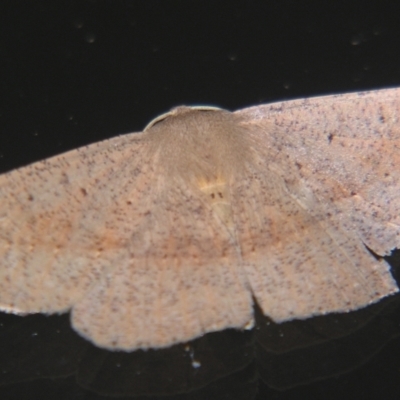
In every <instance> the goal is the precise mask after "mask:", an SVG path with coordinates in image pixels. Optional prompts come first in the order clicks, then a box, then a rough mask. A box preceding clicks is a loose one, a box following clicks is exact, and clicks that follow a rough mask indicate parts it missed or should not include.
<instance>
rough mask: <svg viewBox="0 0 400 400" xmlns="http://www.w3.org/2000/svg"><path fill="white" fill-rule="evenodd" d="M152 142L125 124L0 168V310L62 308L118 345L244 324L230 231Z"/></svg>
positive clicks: (246, 298) (79, 325) (100, 341)
mask: <svg viewBox="0 0 400 400" xmlns="http://www.w3.org/2000/svg"><path fill="white" fill-rule="evenodd" d="M151 147H152V146H151V145H150V143H149V140H148V138H147V136H146V134H142V133H133V134H129V135H125V136H120V137H117V138H113V139H111V140H107V141H104V142H100V143H95V144H92V145H90V146H87V147H84V148H81V149H78V150H74V151H71V152H69V153H66V154H62V155H60V156H56V157H53V158H51V159H48V160H45V161H41V162H38V163H35V164H32V165H30V166H27V167H24V168H21V169H18V170H15V171H11V172H10V173H7V174H4V175H2V176H0V197H1V211H0V252H1V253H0V258H1V260H2V261H1V268H0V308H1V309H3V310H5V311H7V312H13V313H18V314H25V313H35V312H43V313H55V312H63V311H67V310H69V309H71V308H72V312H71V320H72V325H73V326H74V327H75V329H77V331H78V332H79V333H81V334H82V335H83V336H84V337H86V338H88V339H90V340H92V341H93V342H94V343H95V344H97V345H98V346H101V347H105V348H109V349H125V350H132V349H136V348H149V347H165V346H168V345H171V344H172V343H177V342H183V341H188V340H190V339H192V338H193V337H196V336H199V335H201V334H202V333H205V332H210V331H216V330H221V329H224V328H226V327H243V326H245V325H246V324H248V323H249V322H250V323H251V321H252V298H251V293H250V291H249V290H248V288H247V286H246V282H247V281H246V277H245V272H244V270H243V269H242V267H241V264H240V260H239V257H238V254H237V251H236V248H235V247H234V246H233V245H232V239H231V237H230V236H229V234H228V232H226V230H225V228H224V227H223V226H222V227H221V223H220V222H219V221H218V219H215V218H214V217H213V216H212V213H211V212H210V210H209V209H208V208H207V207H205V206H204V204H203V202H202V201H200V200H199V199H198V198H196V196H195V195H194V194H193V189H191V188H190V187H187V186H185V184H184V183H183V184H182V185H181V186H180V187H176V186H174V185H172V184H171V181H170V180H169V179H168V176H167V175H166V174H165V172H163V171H162V170H160V167H162V166H160V164H159V163H158V162H157V155H156V154H155V151H154V149H153V148H151ZM161 169H162V168H161Z"/></svg>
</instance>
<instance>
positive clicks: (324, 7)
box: [0, 0, 400, 400]
mask: <svg viewBox="0 0 400 400" xmlns="http://www.w3.org/2000/svg"><path fill="white" fill-rule="evenodd" d="M398 15H399V13H398V6H397V7H396V2H394V1H387V2H385V1H382V0H376V1H372V0H370V1H342V0H340V1H339V0H336V1H321V0H320V1H299V0H292V1H288V0H277V1H272V0H271V1H256V0H246V1H245V0H243V1H238V0H232V1H229V2H228V1H209V2H206V1H204V0H202V1H200V0H158V1H155V0H142V1H115V0H110V1H100V0H99V1H95V0H93V1H89V0H86V1H84V0H82V1H55V0H53V1H16V0H12V1H5V0H3V1H2V2H1V4H0V172H5V171H8V170H10V169H13V168H17V167H20V166H23V165H26V164H28V163H31V162H33V161H37V160H40V159H43V158H46V157H49V156H52V155H55V154H58V153H61V152H64V151H66V150H69V149H73V148H76V147H79V146H82V145H84V144H88V143H91V142H95V141H98V140H101V139H105V138H109V137H112V136H115V135H117V134H121V133H127V132H132V131H140V130H142V129H143V127H144V126H145V125H146V124H147V122H149V121H150V120H151V119H152V118H154V117H155V116H157V115H158V114H160V113H162V112H165V111H167V110H169V109H170V108H171V107H174V106H176V105H180V104H188V105H190V104H211V105H217V106H220V107H223V108H227V109H229V110H236V109H240V108H243V107H246V106H250V105H257V104H260V103H265V102H273V101H280V100H289V99H293V98H299V97H309V96H316V95H324V94H332V93H341V92H350V91H359V90H367V89H379V88H384V87H393V86H398V85H400V51H399V50H400V23H399V17H398ZM392 262H393V263H396V259H393V260H392ZM394 309H395V310H396V308H395V307H394ZM385 315H386V314H385ZM389 315H390V318H389V317H388V318H386V317H385V318H384V321H385V322H383V323H384V324H387V325H388V326H389V325H390V328H389V327H388V326H386V325H384V327H386V328H387V330H386V332H389V330H390V334H389V333H388V337H389V336H390V337H391V339H390V340H389V339H387V340H386V341H384V343H383V344H382V346H378V347H379V351H378V349H377V350H376V351H375V352H373V356H371V357H366V360H365V362H363V363H362V365H359V366H358V367H357V369H356V371H354V368H346V367H343V369H342V371H341V372H340V373H339V372H338V371H336V372H335V374H333V376H331V377H329V378H323V377H318V378H316V379H315V380H316V381H317V382H314V383H308V384H306V383H305V381H301V384H299V383H298V382H299V381H298V380H296V382H297V383H296V384H295V385H294V386H295V387H294V388H292V389H290V390H282V388H281V390H279V391H278V390H276V388H275V389H274V388H272V387H271V386H273V385H270V384H267V383H266V382H265V379H261V378H260V373H259V371H258V370H257V366H255V367H254V368H253V369H252V370H251V373H250V375H249V376H247V375H246V377H245V378H243V379H244V381H246V385H244V386H241V389H240V390H239V389H237V390H236V389H235V390H234V391H230V390H229V382H228V384H226V386H224V387H223V389H218V390H220V391H219V392H218V391H212V392H207V393H208V394H207V397H204V396H205V395H204V392H203V394H202V393H200V392H196V390H197V389H199V388H198V387H197V388H196V390H194V389H193V390H192V391H191V392H190V394H181V395H180V396H179V398H180V399H184V398H191V399H192V398H193V399H194V398H196V399H200V398H209V399H212V398H219V399H222V398H226V399H230V398H239V397H235V396H238V394H239V392H240V394H241V395H242V397H240V398H244V399H246V398H249V399H251V398H257V399H270V398H271V399H313V398H318V399H319V398H324V399H336V398H341V399H345V398H355V397H358V398H363V399H368V398H371V399H375V398H385V399H389V400H390V399H396V398H398V397H399V396H400V357H399V356H400V349H399V347H400V344H399V339H398V338H397V339H396V336H398V333H400V331H399V332H397V330H396V329H398V326H399V321H400V318H399V316H400V314H399V312H398V311H397V313H396V311H393V312H392V311H390V312H389ZM2 318H3V319H2V320H1V322H0V346H3V349H2V350H1V353H0V355H1V357H3V359H4V358H5V357H7V355H8V356H10V354H11V359H12V360H11V361H10V363H11V364H7V367H5V366H3V367H2V369H0V374H1V373H3V375H7V376H9V374H10V371H11V370H12V371H13V373H15V376H16V378H10V379H9V380H5V383H4V384H3V386H0V398H2V399H3V398H4V399H19V398H31V399H34V398H38V399H39V398H43V399H53V398H54V399H55V398H57V399H62V398H68V399H97V398H103V397H98V396H97V395H95V394H93V391H89V390H84V389H82V388H81V386H80V385H77V384H76V379H75V376H76V374H74V373H71V369H70V370H68V373H67V372H65V373H64V375H65V376H64V377H60V376H57V378H56V377H54V376H53V377H51V371H50V372H49V371H47V372H46V374H44V373H43V370H42V369H40V368H43V364H45V358H43V355H40V353H39V352H38V353H36V351H37V348H35V351H33V350H32V347H29V346H31V344H26V343H25V344H24V345H23V346H22V345H21V344H20V343H21V342H19V341H15V342H13V341H12V340H14V339H15V337H16V336H17V335H18V334H19V333H18V332H21V331H22V335H24V334H27V335H28V336H32V335H33V336H37V333H38V332H39V331H40V329H41V328H37V327H36V325H34V326H35V327H34V328H32V326H31V325H30V323H31V321H32V320H31V319H29V318H28V319H23V318H20V317H13V316H4V315H3V316H2ZM13 318H14V319H13ZM15 318H16V319H15ZM22 320H23V321H24V322H21V321H22ZM47 320H48V319H46V321H47ZM25 321H29V322H28V323H27V322H25ZM35 321H36V320H35ZM38 321H39V322H38V323H39V324H41V323H42V322H43V320H41V319H39V320H38ZM57 321H58V320H57ZM66 321H67V320H66ZM388 321H390V322H388ZM67 322H68V321H67ZM51 323H53V322H51ZM54 323H58V322H54ZM33 324H36V322H33ZM386 328H385V329H386ZM10 329H11V330H10ZM52 329H55V330H56V331H57V330H58V331H65V330H68V328H65V327H63V328H47V332H48V331H49V330H52ZM382 329H383V328H382ZM392 329H393V331H392ZM10 332H11V333H10ZM27 332H28V333H27ZM43 332H46V329H44V331H43ZM229 334H230V333H229ZM43 335H44V337H45V338H46V333H43ZM278 336H279V335H278ZM6 337H7V338H8V340H10V338H11V339H12V340H11V342H6ZM368 337H369V336H368V335H367V338H368ZM52 340H53V339H51V343H52V347H51V349H50V350H49V349H48V348H46V354H47V356H48V355H49V354H56V353H57V352H58V351H59V348H57V344H54V343H53V341H52ZM73 340H75V339H73ZM79 340H80V339H79V338H78V341H79ZM232 340H233V339H232ZM235 340H236V339H235ZM354 340H355V339H354ZM245 341H247V337H246V338H245ZM217 342H218V341H217ZM228 342H229V341H228ZM3 343H4V345H3ZM10 343H11V344H10ZM65 343H66V342H63V344H62V346H64V345H65ZM79 343H80V342H79ZM213 343H214V342H213ZM221 343H225V344H226V343H227V341H226V340H223V341H222V342H221ZM229 343H230V342H229ZM356 344H358V343H354V345H356ZM214 345H215V343H214V344H213V346H214ZM247 345H248V344H247V342H246V344H245V346H247ZM24 346H26V347H24ZM44 346H45V345H44ZM60 346H61V345H60ZM68 346H70V345H66V348H67V349H72V347H71V348H70V347H68ZM71 346H72V345H71ZM213 346H211V347H212V348H214V347H213ZM221 346H222V345H221ZM17 347H18V349H19V351H17V350H16V348H17ZM11 348H12V350H10V349H11ZM207 348H208V347H207ZM254 348H255V349H257V347H253V349H254ZM349 348H351V347H349ZM82 351H83V350H82ZM254 351H257V350H254ZM363 351H364V350H363ZM10 352H11V353H10ZM67 352H70V354H72V353H73V352H74V351H73V350H67ZM17 353H18V354H17ZM78 353H79V355H77V356H76V360H75V361H76V362H77V363H78V361H82V359H83V358H84V357H83V356H82V352H81V350H79V351H78V352H77V354H78ZM89 353H90V352H89ZM89 353H88V352H86V353H85V354H86V356H85V357H86V359H87V358H88V357H89V356H88V354H89ZM246 354H247V353H246ZM329 354H330V355H329V356H327V358H326V360H321V361H320V362H321V369H322V368H323V367H325V366H326V364H329V361H330V360H332V357H333V354H337V352H336V353H335V351H334V350H333V353H329ZM26 355H29V357H27V356H26ZM143 357H145V355H143ZM162 357H164V355H163V356H162ZM221 357H222V356H221ZM354 357H356V355H354ZM28 358H29V362H30V367H29V368H30V369H29V371H30V372H29V373H27V372H26V371H27V367H26V366H27V363H28V361H27V359H28ZM50 358H51V357H50ZM177 359H178V356H177V358H173V357H172V358H170V359H169V358H168V355H166V356H165V357H164V358H162V362H163V363H164V364H166V365H168V368H169V370H174V368H175V364H174V362H176V360H177ZM210 359H211V358H210ZM21 360H22V361H21ZM174 360H175V361H174ZM52 361H54V360H52ZM36 362H37V364H35V363H36ZM142 362H145V361H143V360H142ZM157 362H158V361H157ZM157 362H154V363H153V364H152V365H153V367H154V371H155V372H154V373H155V374H157V373H159V369H157V368H158V367H157V365H156V366H154V365H155V364H157ZM209 362H210V363H211V362H212V361H209ZM309 362H310V361H309V358H308V356H304V355H302V356H301V357H300V359H297V360H296V361H294V360H293V359H291V360H290V361H288V362H287V363H286V365H287V366H288V370H290V368H291V366H292V365H294V364H295V363H297V364H296V365H297V366H298V365H300V366H301V365H303V366H304V368H306V366H307V364H309ZM291 363H292V364H291ZM302 363H303V364H302ZM39 364H40V368H39ZM206 364H207V360H205V361H204V362H203V363H202V366H201V367H200V369H201V368H204V369H207V365H206ZM10 365H12V368H11V367H10ZM22 365H23V368H22V367H21V366H22ZM35 365H36V366H37V368H36V369H35ZM51 365H53V364H51ZM0 367H1V365H0ZM19 368H20V370H21V371H22V370H23V373H21V374H18V369H19ZM52 368H53V367H51V368H50V367H49V368H48V369H50V370H51V369H52ZM86 368H89V367H86ZM276 369H277V368H275V370H274V371H276ZM300 369H301V367H300ZM317 369H318V368H317ZM39 370H40V371H39ZM211 370H212V369H211ZM236 370H238V368H236ZM242 370H244V369H242ZM21 371H20V372H21ZM94 371H97V370H96V369H94ZM157 371H158V372H157ZM193 371H194V372H193ZM196 371H197V372H196ZM86 372H88V371H87V370H86ZM147 372H148V374H151V371H150V372H149V368H148V370H147ZM264 372H265V371H264ZM190 374H198V369H197V370H196V369H193V368H192V370H190V369H189V370H188V371H186V372H185V379H188V380H190V379H191V375H190ZM44 375H46V377H48V379H44ZM59 375H60V374H59ZM61 375H62V374H61ZM93 375H95V372H93ZM139 375H140V374H139ZM228 375H229V374H228ZM261 375H262V374H261ZM148 376H150V375H148ZM219 377H220V376H219V375H218V378H219ZM264 378H265V376H264ZM127 379H128V380H129V379H130V378H129V377H128V378H127ZM132 379H134V378H132ZM238 379H239V378H237V379H233V380H232V382H231V385H232V386H234V385H235V384H238ZM312 380H313V379H311V377H309V379H308V381H312ZM212 381H214V382H215V381H218V379H217V374H216V375H215V376H214V377H213V376H212V374H211V373H210V375H209V376H208V380H207V382H208V383H209V382H212ZM16 382H18V383H16ZM153 382H154V385H157V383H156V380H154V381H153ZM249 382H251V385H247V384H248V383H249ZM0 383H1V380H0ZM225 383H226V382H225ZM74 385H75V386H74ZM198 386H201V385H198ZM206 386H207V385H206V384H205V383H204V385H203V390H204V388H205V387H206ZM250 386H251V388H250ZM245 389H246V390H247V389H248V390H249V392H248V393H246V390H245ZM187 391H188V390H187ZM210 393H211V394H210ZM216 393H218V394H216ZM170 394H171V393H170ZM196 396H197V397H196ZM201 396H203V397H201Z"/></svg>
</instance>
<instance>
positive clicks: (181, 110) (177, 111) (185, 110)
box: [144, 106, 223, 131]
mask: <svg viewBox="0 0 400 400" xmlns="http://www.w3.org/2000/svg"><path fill="white" fill-rule="evenodd" d="M221 110H223V109H222V108H219V107H213V106H178V107H174V108H173V109H171V110H170V111H168V112H166V113H164V114H161V115H159V116H158V117H156V118H154V119H152V120H151V121H150V122H149V123H148V124H147V125H146V127H145V128H144V131H148V130H149V129H150V128H152V127H153V126H155V125H156V124H158V123H160V122H162V121H165V120H167V119H169V118H176V117H181V116H184V115H185V114H186V116H189V115H190V114H195V113H196V111H221Z"/></svg>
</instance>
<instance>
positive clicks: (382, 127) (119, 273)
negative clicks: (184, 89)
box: [0, 88, 400, 351]
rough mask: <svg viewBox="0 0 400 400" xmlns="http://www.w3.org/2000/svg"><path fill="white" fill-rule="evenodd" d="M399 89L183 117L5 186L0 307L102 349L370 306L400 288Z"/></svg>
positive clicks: (54, 161)
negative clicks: (63, 324) (41, 318)
mask: <svg viewBox="0 0 400 400" xmlns="http://www.w3.org/2000/svg"><path fill="white" fill-rule="evenodd" d="M399 195H400V88H393V89H384V90H376V91H369V92H358V93H348V94H339V95H333V96H324V97H315V98H309V99H300V100H294V101H287V102H280V103H273V104H265V105H258V106H255V107H250V108H245V109H242V110H239V111H236V112H233V113H232V112H229V111H225V110H222V109H215V108H211V107H177V108H174V109H173V110H172V111H170V112H168V113H167V114H164V115H162V116H160V117H158V118H156V119H155V120H153V121H152V122H151V123H150V124H149V125H148V126H147V127H146V128H145V129H144V131H143V132H139V133H131V134H127V135H123V136H118V137H115V138H112V139H109V140H105V141H102V142H99V143H95V144H91V145H89V146H86V147H82V148H79V149H76V150H73V151H70V152H67V153H65V154H61V155H57V156H55V157H52V158H49V159H46V160H44V161H40V162H36V163H34V164H32V165H29V166H26V167H23V168H19V169H17V170H14V171H11V172H8V173H5V174H3V175H1V176H0V309H1V310H3V311H6V312H9V313H15V314H29V313H46V314H52V313H61V312H67V311H69V310H70V312H71V322H72V326H73V327H74V328H75V330H76V331H77V332H78V333H79V334H81V335H82V336H83V337H85V338H87V339H89V340H91V341H92V342H93V343H94V344H95V345H97V346H100V347H103V348H106V349H110V350H126V351H132V350H135V349H139V348H142V349H146V348H161V347H168V346H170V345H172V344H175V343H179V342H185V341H189V340H191V339H193V338H196V337H198V336H200V335H202V334H204V333H206V332H211V331H217V330H222V329H225V328H230V327H233V328H244V327H246V326H251V324H252V323H253V299H255V300H256V301H257V302H258V304H259V306H260V307H261V309H262V311H263V312H264V314H265V315H267V316H269V317H270V318H272V320H274V321H276V322H278V323H279V322H283V321H288V320H292V319H304V318H309V317H312V316H315V315H322V314H326V313H331V312H347V311H350V310H356V309H358V308H360V307H364V306H366V305H368V304H371V303H373V302H376V301H378V300H380V299H381V298H383V297H385V296H388V295H390V294H393V293H396V292H397V291H398V286H397V284H396V282H395V280H394V279H393V277H392V275H391V272H390V267H389V265H388V264H387V263H386V262H385V261H384V260H383V259H382V258H377V257H374V256H373V255H372V254H371V252H370V251H369V250H368V249H370V250H372V251H373V252H374V253H375V254H377V255H379V256H384V255H388V254H390V252H391V250H393V249H394V248H398V247H400V196H399Z"/></svg>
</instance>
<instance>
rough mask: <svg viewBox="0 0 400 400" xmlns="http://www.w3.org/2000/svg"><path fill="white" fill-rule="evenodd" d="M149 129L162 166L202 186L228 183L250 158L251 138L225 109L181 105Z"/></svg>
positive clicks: (173, 173) (156, 155) (155, 151)
mask: <svg viewBox="0 0 400 400" xmlns="http://www.w3.org/2000/svg"><path fill="white" fill-rule="evenodd" d="M148 132H149V138H151V139H153V140H152V143H153V144H154V153H155V159H156V162H157V165H158V166H159V168H161V169H163V170H165V171H166V173H167V174H168V176H170V177H171V178H176V179H184V180H185V181H186V182H191V183H192V184H195V185H196V186H198V187H199V188H202V187H206V186H208V187H211V186H213V185H220V184H222V183H224V184H226V183H228V182H229V181H230V180H231V179H234V176H235V174H237V173H238V171H241V170H242V168H243V165H244V163H245V162H246V160H247V159H249V157H250V143H249V141H248V137H246V135H245V134H244V132H243V130H242V128H241V127H240V126H239V125H238V124H237V121H236V120H235V116H234V115H233V114H232V113H230V112H228V111H224V110H206V111H205V110H198V109H191V108H189V107H180V108H178V109H175V110H173V111H172V112H171V114H167V115H166V117H165V119H163V120H161V121H160V122H158V123H156V124H155V125H154V126H151V127H150V129H149V131H148Z"/></svg>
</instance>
